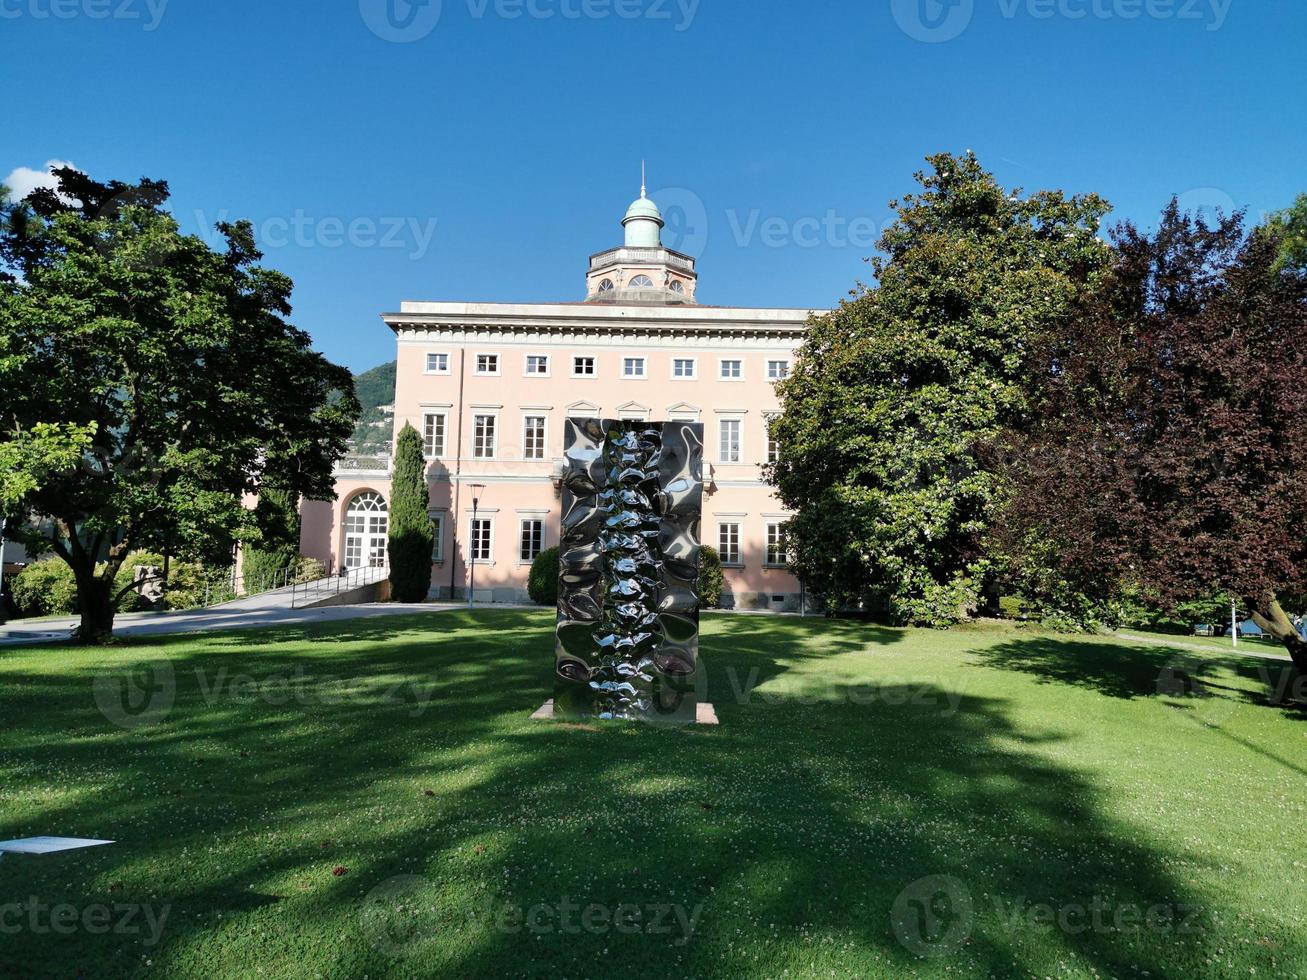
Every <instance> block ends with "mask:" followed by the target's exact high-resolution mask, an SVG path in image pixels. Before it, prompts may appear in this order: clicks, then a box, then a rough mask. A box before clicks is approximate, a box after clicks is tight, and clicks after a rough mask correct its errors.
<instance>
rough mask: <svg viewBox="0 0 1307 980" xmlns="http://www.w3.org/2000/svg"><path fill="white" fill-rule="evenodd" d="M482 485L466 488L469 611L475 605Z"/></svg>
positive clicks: (477, 484) (483, 487) (474, 484)
mask: <svg viewBox="0 0 1307 980" xmlns="http://www.w3.org/2000/svg"><path fill="white" fill-rule="evenodd" d="M485 488H486V487H485V484H484V483H473V484H472V485H471V486H469V487H468V489H469V490H471V491H472V533H471V534H470V535H468V544H470V545H471V548H470V549H469V551H468V561H469V564H468V583H467V607H468V608H469V609H471V608H472V607H473V606H474V605H476V589H477V548H478V547H479V544H478V541H477V505H478V504H480V502H481V499H480V498H481V493H482V491H483V490H485Z"/></svg>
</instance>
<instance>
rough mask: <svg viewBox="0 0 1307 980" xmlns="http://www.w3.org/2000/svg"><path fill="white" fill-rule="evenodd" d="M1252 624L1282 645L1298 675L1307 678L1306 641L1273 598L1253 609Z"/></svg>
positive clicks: (1277, 601) (1278, 602)
mask: <svg viewBox="0 0 1307 980" xmlns="http://www.w3.org/2000/svg"><path fill="white" fill-rule="evenodd" d="M1253 622H1254V623H1256V624H1257V625H1258V626H1260V627H1261V628H1262V629H1263V630H1265V631H1266V632H1267V633H1270V634H1271V636H1273V637H1275V638H1276V639H1277V640H1279V641H1280V642H1281V643H1283V644H1284V648H1285V649H1286V650H1288V651H1289V657H1290V659H1292V660H1293V665H1294V667H1295V668H1297V670H1298V673H1300V674H1302V675H1303V676H1304V677H1307V640H1304V639H1303V638H1302V634H1301V633H1299V632H1298V630H1297V629H1296V628H1294V625H1293V623H1292V622H1290V620H1289V617H1288V616H1287V615H1285V612H1284V609H1283V608H1281V606H1280V601H1279V600H1278V599H1277V598H1275V596H1271V597H1270V598H1269V599H1267V600H1265V601H1263V602H1262V604H1261V608H1260V609H1257V608H1256V607H1254V612H1253Z"/></svg>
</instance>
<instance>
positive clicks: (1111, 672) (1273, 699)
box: [971, 637, 1307, 717]
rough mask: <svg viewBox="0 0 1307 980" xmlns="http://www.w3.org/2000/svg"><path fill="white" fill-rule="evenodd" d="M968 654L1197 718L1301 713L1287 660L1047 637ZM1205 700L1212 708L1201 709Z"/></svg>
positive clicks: (1300, 688)
mask: <svg viewBox="0 0 1307 980" xmlns="http://www.w3.org/2000/svg"><path fill="white" fill-rule="evenodd" d="M971 656H972V658H973V659H974V660H975V661H976V662H979V663H981V664H983V665H985V666H987V667H994V668H998V669H1001V670H1013V671H1018V672H1020V673H1023V674H1029V675H1030V676H1032V677H1034V678H1035V679H1036V680H1037V681H1039V682H1040V683H1042V684H1065V685H1068V686H1071V687H1078V688H1082V689H1085V690H1090V691H1095V692H1097V693H1099V694H1103V695H1106V696H1108V697H1113V698H1123V699H1126V700H1133V699H1135V698H1156V697H1164V698H1172V699H1178V700H1180V701H1185V700H1187V701H1189V702H1190V703H1191V704H1196V705H1199V706H1202V707H1204V709H1205V710H1203V711H1200V712H1199V713H1200V714H1219V713H1220V712H1221V711H1222V710H1223V709H1224V710H1229V709H1230V708H1233V707H1235V706H1238V705H1258V706H1263V707H1272V708H1277V709H1279V710H1281V711H1283V712H1285V713H1286V714H1288V715H1291V716H1296V717H1304V716H1307V711H1305V707H1307V706H1305V705H1304V694H1307V681H1305V680H1304V679H1303V678H1302V677H1301V676H1300V675H1298V674H1297V672H1296V671H1295V670H1294V668H1293V665H1292V664H1291V663H1290V662H1289V661H1287V660H1286V661H1284V662H1283V663H1281V662H1278V661H1271V660H1265V659H1261V658H1253V657H1240V656H1238V655H1230V654H1223V653H1221V652H1220V651H1215V650H1214V651H1212V652H1211V653H1208V652H1205V651H1193V650H1183V649H1179V648H1177V649H1167V648H1166V647H1164V646H1159V647H1153V646H1148V647H1141V646H1129V645H1126V644H1124V643H1103V642H1094V641H1092V640H1086V639H1079V638H1055V637H1031V638H1029V639H1021V640H1012V641H1009V642H1007V643H1002V644H998V645H996V646H991V647H987V648H981V649H977V650H975V651H973V652H972V654H971ZM1205 701H1211V702H1213V703H1211V704H1208V705H1205V706H1204V705H1203V702H1205ZM1221 701H1224V702H1226V704H1220V703H1218V702H1221Z"/></svg>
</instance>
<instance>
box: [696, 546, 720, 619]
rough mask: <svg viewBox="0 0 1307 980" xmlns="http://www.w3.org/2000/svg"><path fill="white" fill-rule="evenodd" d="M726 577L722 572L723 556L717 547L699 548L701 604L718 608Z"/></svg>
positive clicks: (704, 606)
mask: <svg viewBox="0 0 1307 980" xmlns="http://www.w3.org/2000/svg"><path fill="white" fill-rule="evenodd" d="M725 586H726V577H725V575H723V574H722V556H721V555H719V554H718V553H717V549H716V548H712V547H709V546H708V545H704V546H703V547H701V548H700V549H699V606H700V608H702V609H716V608H717V606H718V605H719V604H720V603H721V601H722V589H723V588H725Z"/></svg>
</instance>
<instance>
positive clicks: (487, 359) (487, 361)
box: [477, 354, 499, 374]
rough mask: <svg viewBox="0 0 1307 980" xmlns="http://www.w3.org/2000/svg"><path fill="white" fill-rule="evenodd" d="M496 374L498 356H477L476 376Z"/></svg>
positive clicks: (497, 370)
mask: <svg viewBox="0 0 1307 980" xmlns="http://www.w3.org/2000/svg"><path fill="white" fill-rule="evenodd" d="M498 373H499V355H498V354H478V355H477V374H498Z"/></svg>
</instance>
